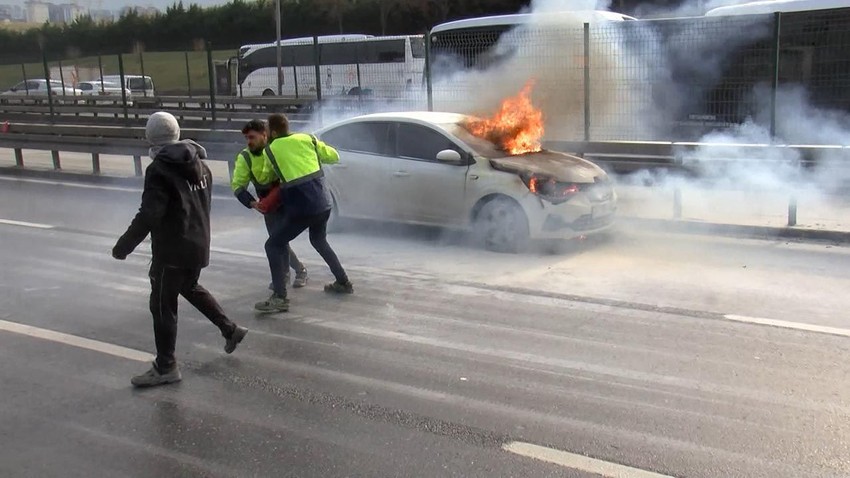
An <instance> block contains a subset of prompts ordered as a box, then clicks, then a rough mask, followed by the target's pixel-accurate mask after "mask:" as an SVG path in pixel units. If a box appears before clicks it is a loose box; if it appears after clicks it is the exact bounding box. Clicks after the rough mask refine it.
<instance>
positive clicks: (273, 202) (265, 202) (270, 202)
mask: <svg viewBox="0 0 850 478" xmlns="http://www.w3.org/2000/svg"><path fill="white" fill-rule="evenodd" d="M278 206H280V184H275V185H274V186H272V189H271V191H269V193H268V194H267V195H266V197H264V198H262V199H260V201H259V202H258V203H257V209H259V210H260V212H261V213H263V214H268V213H271V212H275V211H276V210H277V208H278Z"/></svg>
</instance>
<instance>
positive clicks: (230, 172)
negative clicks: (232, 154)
mask: <svg viewBox="0 0 850 478" xmlns="http://www.w3.org/2000/svg"><path fill="white" fill-rule="evenodd" d="M235 168H236V165H235V164H234V161H233V160H228V161H227V174H228V175H229V177H230V179H231V180H233V170H234V169H235Z"/></svg>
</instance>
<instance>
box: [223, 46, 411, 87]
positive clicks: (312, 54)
mask: <svg viewBox="0 0 850 478" xmlns="http://www.w3.org/2000/svg"><path fill="white" fill-rule="evenodd" d="M318 50H319V51H318V57H319V65H320V67H319V72H320V75H321V78H320V82H321V89H322V97H333V96H342V95H360V94H362V95H371V96H376V97H381V98H398V97H401V96H402V95H403V94H404V92H405V91H409V90H413V89H414V88H417V87H418V86H419V84H420V83H421V81H422V74H423V72H424V70H425V40H424V37H423V36H422V35H404V36H384V37H374V36H370V35H329V36H321V37H319V38H318ZM316 56H317V52H316V49H315V47H314V44H313V38H311V37H305V38H295V39H290V40H283V41H281V65H282V66H281V70H280V77H281V79H282V83H283V84H282V93H283V95H284V96H297V97H305V98H309V97H315V96H316V68H315V58H316ZM237 61H238V93H240V94H241V95H242V96H273V95H277V92H278V78H277V74H276V73H277V46H276V43H266V44H261V45H245V46H243V47H241V48H240V49H239V54H238V56H237Z"/></svg>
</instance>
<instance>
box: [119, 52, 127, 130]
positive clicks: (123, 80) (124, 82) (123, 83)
mask: <svg viewBox="0 0 850 478" xmlns="http://www.w3.org/2000/svg"><path fill="white" fill-rule="evenodd" d="M118 74H119V75H120V76H121V104H122V105H123V106H124V121H125V122H126V123H127V124H129V123H130V115H129V114H128V113H127V91H125V90H126V89H127V79H126V78H125V77H124V56H123V55H122V54H121V53H119V54H118Z"/></svg>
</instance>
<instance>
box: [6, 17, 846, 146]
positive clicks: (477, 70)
mask: <svg viewBox="0 0 850 478" xmlns="http://www.w3.org/2000/svg"><path fill="white" fill-rule="evenodd" d="M565 18H566V17H565ZM565 18H561V17H557V16H553V17H552V18H549V17H547V18H544V19H543V21H540V22H534V23H529V24H526V25H524V26H521V27H519V28H511V27H510V26H504V25H503V26H489V27H480V28H477V29H474V30H468V31H463V32H445V33H438V34H429V35H426V36H425V38H426V39H427V40H428V41H426V42H423V44H420V41H421V40H419V41H413V40H407V41H408V42H410V44H409V45H408V44H404V50H403V51H404V53H403V54H402V55H401V56H399V53H398V52H399V50H398V48H397V45H398V42H399V41H401V42H402V43H404V41H405V40H404V38H405V37H393V38H383V39H372V40H369V41H368V42H364V41H353V42H348V45H347V46H346V43H323V42H322V41H320V40H319V39H318V38H314V39H312V40H306V41H303V42H295V43H292V42H288V43H287V45H286V47H285V48H282V49H281V58H280V64H281V67H280V69H278V68H277V58H276V56H277V52H276V48H273V47H272V48H264V49H263V48H259V47H257V48H254V49H253V50H263V51H262V52H259V51H252V56H251V59H248V57H246V58H245V59H244V61H239V62H237V61H235V60H236V58H237V54H238V52H237V51H233V50H221V49H216V48H214V46H213V45H211V44H209V43H205V42H197V44H193V45H187V48H186V49H184V50H182V51H173V52H155V51H145V50H144V48H142V47H139V48H137V50H136V51H134V52H127V53H123V54H120V55H119V54H103V55H90V56H80V55H73V54H72V53H73V52H74V51H75V49H74V48H73V46H68V48H66V49H65V51H62V52H45V53H43V54H41V55H36V56H35V57H23V58H22V57H21V56H19V55H15V56H14V57H13V56H12V55H13V54H12V53H9V52H6V53H3V54H2V55H0V90H5V89H7V88H10V87H13V86H16V85H18V86H23V88H24V90H25V91H24V92H23V93H24V94H27V93H28V92H27V91H26V90H27V81H28V80H34V79H44V78H48V77H49V78H52V79H53V80H56V81H58V82H59V83H58V85H59V88H58V89H59V90H60V91H52V93H54V94H55V93H58V94H59V95H61V94H62V92H61V89H62V88H63V86H62V85H65V86H64V89H65V93H67V92H68V90H71V91H72V92H73V93H75V94H79V92H76V91H75V90H74V88H75V87H77V86H79V85H80V84H81V83H82V82H84V81H86V80H98V79H100V78H102V77H104V76H108V75H119V76H120V75H121V74H122V73H123V75H124V84H125V86H127V87H129V89H130V90H131V92H130V93H131V98H129V104H128V103H125V105H127V106H128V107H132V106H135V105H136V104H140V103H146V102H147V100H146V99H145V97H146V96H148V95H150V94H151V93H153V94H154V95H155V96H156V97H157V98H160V97H162V96H187V97H196V98H199V99H208V98H210V99H213V100H214V99H215V97H216V96H218V97H236V98H239V97H258V96H259V97H262V96H267V97H269V98H268V99H273V98H280V97H281V96H282V97H285V98H282V99H280V104H281V105H288V106H289V107H293V106H294V107H302V106H307V107H308V109H310V108H309V107H312V106H314V105H315V103H316V102H320V103H321V104H322V105H323V107H324V110H325V111H327V109H328V108H330V107H334V108H339V107H343V108H345V109H347V110H348V112H349V113H350V112H352V111H354V112H360V111H362V112H366V111H375V110H379V109H428V108H433V109H435V110H448V111H459V112H464V113H472V114H488V113H490V112H492V111H494V110H495V109H496V107H497V106H498V104H499V103H500V102H501V101H502V100H503V99H505V98H506V97H508V96H512V95H515V94H517V93H518V92H519V91H520V90H521V89H522V87H523V86H524V85H525V84H527V83H528V82H529V81H532V82H534V89H533V99H534V101H535V104H536V105H538V106H539V107H540V108H541V109H543V111H544V115H545V118H546V120H547V137H549V138H551V139H557V140H565V141H576V140H595V141H600V140H650V141H651V140H666V141H688V140H696V139H699V138H700V137H702V136H703V135H704V134H706V133H708V132H710V131H716V130H722V129H726V128H730V127H735V126H737V125H740V124H743V123H747V122H751V123H754V124H758V125H760V126H763V127H764V129H765V130H766V131H768V133H769V135H771V136H778V137H782V138H785V139H787V140H788V141H798V142H805V141H809V142H814V143H815V144H823V143H826V142H829V138H827V137H823V135H821V136H819V137H811V138H810V137H808V136H806V135H805V134H803V132H802V131H800V128H798V127H797V126H798V124H797V122H796V120H795V118H799V117H806V116H812V115H814V114H822V112H823V111H824V110H830V111H837V112H840V113H844V114H846V113H848V112H850V8H844V9H836V10H823V11H816V12H794V13H783V14H776V15H749V16H732V17H705V18H683V19H670V20H640V21H626V22H606V23H598V22H597V23H591V24H584V22H582V21H580V20H577V19H569V18H566V19H565ZM411 38H414V37H411ZM392 42H396V43H395V45H396V46H392V45H391V43H392ZM247 51H248V50H245V51H243V53H245V52H247ZM411 57H412V58H411ZM137 76H140V77H143V76H149V77H150V79H151V81H152V86H153V88H152V89H151V88H145V87H144V80H140V79H138V78H135V77H137ZM134 78H135V79H134ZM140 82H141V83H140ZM20 90H21V88H18V91H17V92H12V93H15V94H21V91H20ZM94 90H100V91H88V92H83V93H89V92H91V93H95V94H98V96H108V95H104V94H103V93H107V92H106V91H105V90H106V88H103V87H101V88H98V85H97V84H95V86H94ZM151 90H153V91H151ZM112 93H113V94H114V93H115V92H114V91H113V92H112ZM36 94H40V93H36ZM0 98H2V96H0ZM205 104H206V106H202V104H201V103H199V104H198V105H196V106H197V107H199V108H200V107H206V108H211V109H214V108H216V105H215V101H207V102H206V103H205ZM270 104H271V103H270ZM818 112H820V113H818ZM826 116H829V115H826ZM835 116H836V115H835V114H833V115H832V117H835ZM809 136H811V135H809ZM814 136H818V135H814Z"/></svg>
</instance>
